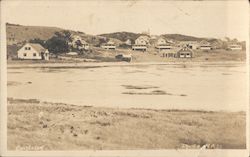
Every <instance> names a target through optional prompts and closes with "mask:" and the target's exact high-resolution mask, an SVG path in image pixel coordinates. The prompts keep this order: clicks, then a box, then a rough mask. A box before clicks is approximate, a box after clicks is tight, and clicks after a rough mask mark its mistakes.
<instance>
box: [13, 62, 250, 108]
mask: <svg viewBox="0 0 250 157" xmlns="http://www.w3.org/2000/svg"><path fill="white" fill-rule="evenodd" d="M246 71H247V69H246V66H245V65H241V64H233V65H230V66H229V65H187V66H183V65H135V66H110V67H109V66H108V67H98V68H9V69H8V81H9V82H15V83H16V84H12V85H11V83H10V84H9V86H8V97H13V98H22V99H31V98H32V99H39V100H42V101H49V102H61V103H70V104H75V105H87V106H105V107H120V108H124V107H125V108H153V109H193V110H229V111H245V110H246V106H247V94H248V93H247V73H246ZM124 85H132V86H140V87H141V86H154V87H155V88H150V89H126V88H125V86H124ZM156 87H158V88H156ZM153 90H161V91H164V92H166V93H167V94H166V95H150V94H147V93H150V92H152V91H153ZM124 93H134V94H133V95H131V94H124ZM138 93H141V94H140V95H138ZM145 93H146V94H147V95H145Z"/></svg>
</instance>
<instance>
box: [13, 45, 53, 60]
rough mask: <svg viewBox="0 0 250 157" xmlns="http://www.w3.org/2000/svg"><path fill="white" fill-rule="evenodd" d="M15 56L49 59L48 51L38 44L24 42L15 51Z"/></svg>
mask: <svg viewBox="0 0 250 157" xmlns="http://www.w3.org/2000/svg"><path fill="white" fill-rule="evenodd" d="M17 58H19V59H36V60H49V51H48V50H47V49H45V48H44V47H42V46H41V45H40V44H34V43H26V44H25V45H24V46H23V47H22V48H21V49H19V50H18V51H17Z"/></svg>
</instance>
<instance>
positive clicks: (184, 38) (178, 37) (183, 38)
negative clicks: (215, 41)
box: [161, 34, 206, 41]
mask: <svg viewBox="0 0 250 157" xmlns="http://www.w3.org/2000/svg"><path fill="white" fill-rule="evenodd" d="M161 36H163V37H164V38H167V39H172V40H175V41H202V40H206V38H198V37H193V36H188V35H182V34H163V35H161Z"/></svg>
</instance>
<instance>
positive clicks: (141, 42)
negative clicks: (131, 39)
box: [132, 36, 149, 51]
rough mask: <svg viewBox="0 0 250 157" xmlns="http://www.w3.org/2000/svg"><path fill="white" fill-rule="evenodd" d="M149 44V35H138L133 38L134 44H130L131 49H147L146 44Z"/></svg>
mask: <svg viewBox="0 0 250 157" xmlns="http://www.w3.org/2000/svg"><path fill="white" fill-rule="evenodd" d="M148 44H149V37H147V36H140V37H139V38H137V39H136V40H135V44H134V45H133V46H132V50H142V51H146V50H147V45H148Z"/></svg>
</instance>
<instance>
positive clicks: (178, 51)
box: [162, 46, 193, 58]
mask: <svg viewBox="0 0 250 157" xmlns="http://www.w3.org/2000/svg"><path fill="white" fill-rule="evenodd" d="M162 56H163V57H167V58H192V57H193V51H192V50H191V49H190V48H188V47H186V46H184V47H182V48H173V49H168V50H165V51H163V52H162Z"/></svg>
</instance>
